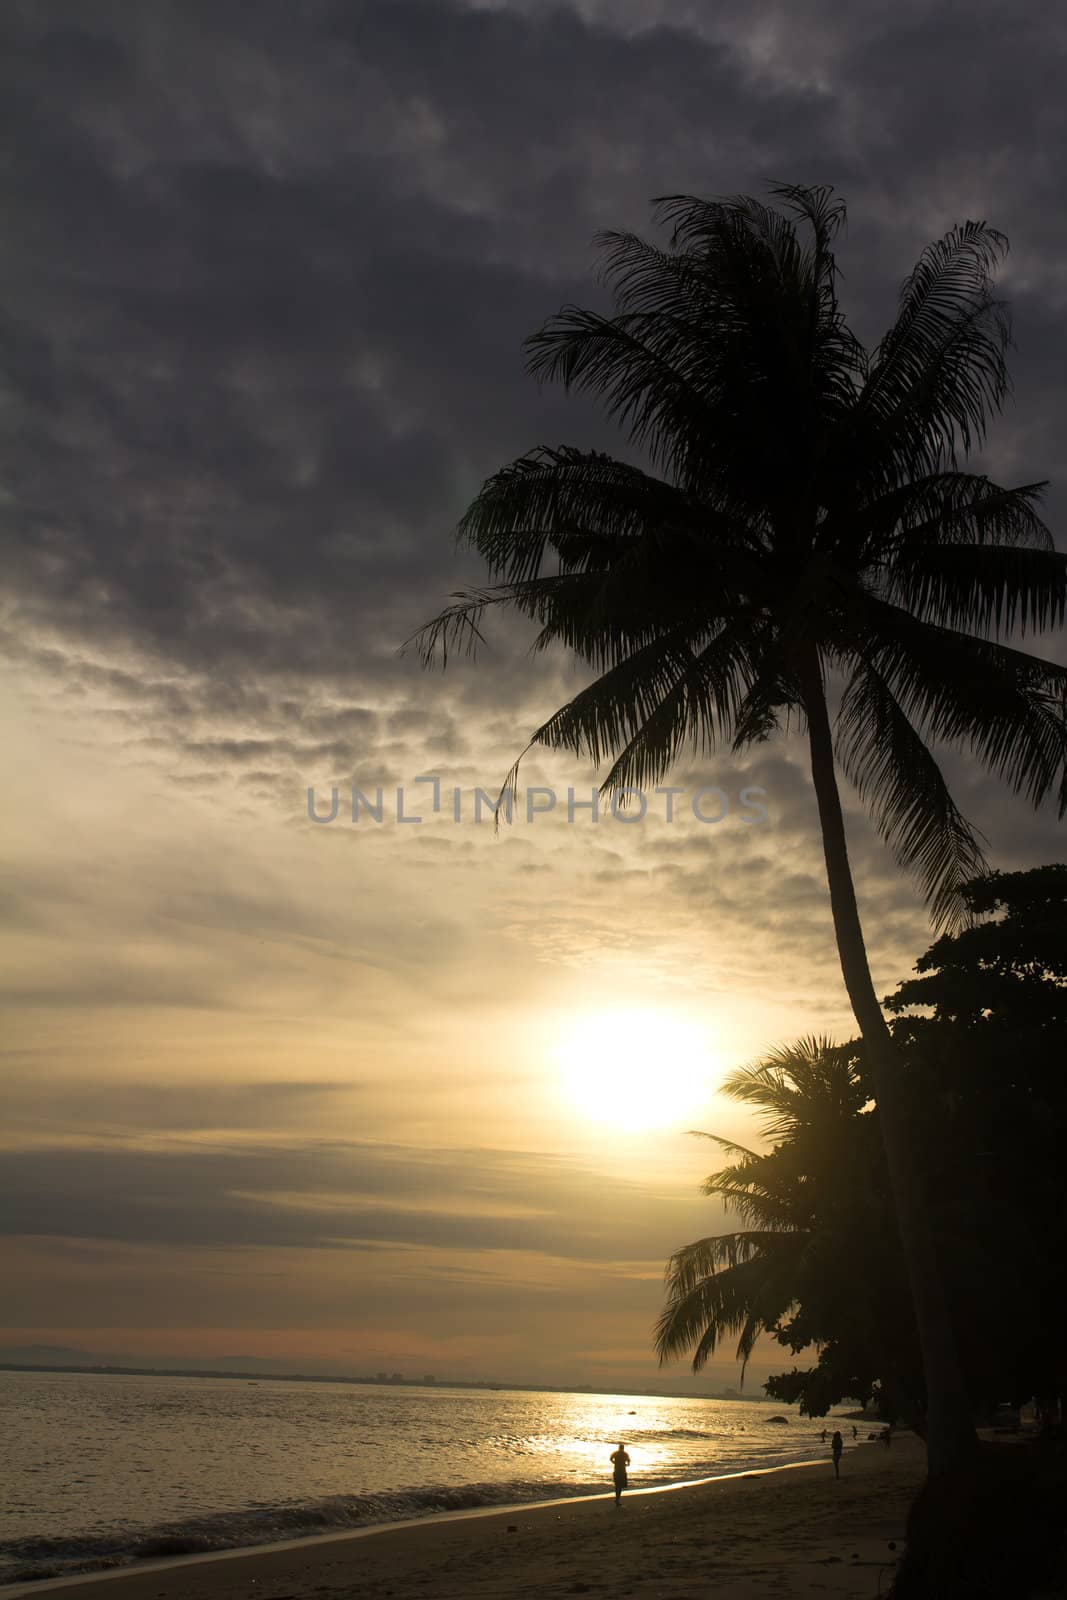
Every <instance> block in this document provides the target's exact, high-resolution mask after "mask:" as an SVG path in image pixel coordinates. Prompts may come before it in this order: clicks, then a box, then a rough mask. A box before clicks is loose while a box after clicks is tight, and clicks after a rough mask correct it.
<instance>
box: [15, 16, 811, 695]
mask: <svg viewBox="0 0 1067 1600" xmlns="http://www.w3.org/2000/svg"><path fill="white" fill-rule="evenodd" d="M5 28H6V31H7V32H8V34H9V39H8V46H9V48H8V50H7V52H6V59H7V62H8V66H7V68H6V73H7V78H6V81H5V83H4V85H3V88H4V99H5V105H6V108H7V109H6V115H7V118H8V122H9V125H10V131H11V133H12V134H13V135H14V140H13V145H12V148H13V149H14V151H15V152H16V154H15V159H14V161H13V163H12V165H11V167H10V169H9V173H8V182H9V185H10V190H9V195H8V200H9V207H10V210H11V211H12V212H13V213H14V214H15V215H17V216H18V217H19V218H20V219H21V226H20V228H19V229H18V231H17V232H16V233H15V234H13V235H12V236H10V237H9V239H8V243H7V245H6V249H5V263H4V267H3V307H4V315H5V325H4V375H5V378H6V382H7V384H8V387H9V389H10V392H11V398H12V404H13V415H14V418H15V425H14V427H15V437H14V440H13V448H12V454H11V457H10V459H11V462H12V466H11V469H10V474H9V478H8V487H9V489H10V490H11V492H12V493H13V495H14V497H15V507H16V515H15V517H14V519H13V525H12V530H11V531H12V537H13V539H14V546H13V552H12V553H13V555H14V556H15V558H16V559H17V561H18V563H19V568H20V571H19V579H20V583H21V585H22V586H23V589H22V595H23V599H24V603H25V605H26V610H25V612H24V616H25V617H26V618H27V619H30V620H33V621H38V622H42V623H43V622H49V621H51V622H54V623H57V624H59V625H60V626H62V627H64V628H65V629H67V630H72V631H74V632H75V633H81V634H83V635H85V636H86V637H89V638H94V639H95V640H97V641H98V642H100V643H102V642H103V640H104V638H105V637H107V636H111V637H113V636H114V635H115V634H118V635H120V636H121V635H125V636H127V637H128V638H129V639H130V640H131V641H133V642H134V643H136V644H138V645H142V646H146V647H151V648H157V649H159V650H160V651H162V653H163V655H164V657H165V658H166V659H169V660H172V661H174V662H176V663H180V664H184V665H186V666H198V665H199V666H202V665H204V664H205V663H210V662H216V663H217V662H220V661H227V662H229V663H231V664H237V665H240V664H247V663H249V662H250V661H251V660H253V659H254V660H255V661H256V663H257V665H258V666H259V667H260V669H261V670H263V669H267V668H270V667H275V668H277V667H281V666H288V667H293V668H295V669H297V670H300V671H308V670H314V669H318V670H323V669H326V668H328V669H330V670H336V671H341V670H348V671H351V670H352V669H353V668H354V667H355V666H356V665H357V664H360V665H363V666H365V667H367V668H368V669H369V667H370V664H371V662H372V661H373V660H374V659H375V658H376V657H377V655H378V654H379V652H380V651H382V650H386V651H387V652H391V648H392V646H393V645H395V643H397V642H398V641H399V639H400V638H402V637H403V635H404V633H405V632H406V631H407V629H408V627H409V626H410V624H411V623H412V622H415V621H418V620H420V619H421V615H422V613H423V612H424V611H425V609H426V608H427V607H428V606H429V605H430V604H431V603H432V601H433V600H435V599H436V598H437V596H438V594H439V593H440V592H441V591H442V590H443V589H444V588H446V587H447V586H448V583H449V580H450V578H451V577H452V576H453V574H454V572H455V570H456V568H455V563H454V561H453V558H452V556H451V552H450V549H449V545H448V541H447V539H446V538H445V537H444V535H445V530H446V529H447V527H448V526H449V525H450V524H451V523H452V522H453V521H454V519H455V516H456V514H457V512H458V511H459V510H460V509H461V508H462V505H463V503H464V500H465V499H466V498H467V497H468V496H469V494H470V493H471V491H472V490H473V489H474V487H475V486H476V484H477V481H478V480H479V478H480V477H481V476H483V475H484V473H485V472H487V471H488V470H490V469H491V467H492V466H493V465H495V464H496V463H497V461H498V460H500V459H501V458H503V457H506V456H508V455H510V454H514V453H515V452H517V451H518V450H521V449H523V448H526V447H527V446H529V445H530V444H532V443H535V442H538V441H539V440H540V439H543V438H546V437H547V438H550V439H551V438H559V437H561V436H565V435H566V434H567V433H568V432H570V431H572V430H573V429H574V428H575V427H577V428H578V430H579V432H584V433H586V434H590V433H591V434H593V435H594V436H597V437H598V440H599V442H608V440H609V439H610V437H611V435H610V432H609V431H607V430H605V429H603V428H601V427H600V425H599V424H596V423H594V422H593V421H592V419H591V416H587V415H586V414H585V413H584V412H583V410H582V408H581V407H577V408H576V407H574V406H568V405H565V404H564V403H563V402H562V400H561V399H560V397H558V396H556V395H551V394H548V395H538V394H537V392H536V390H535V389H534V388H533V386H532V385H530V384H528V383H526V382H524V381H523V379H522V376H521V371H520V358H519V348H518V347H519V341H520V340H521V338H522V336H523V334H524V333H526V332H527V331H529V330H530V329H531V328H532V327H534V326H536V325H537V324H538V323H539V322H540V321H541V320H542V319H543V317H544V316H545V315H546V314H548V313H549V312H550V311H552V310H553V309H554V308H555V305H556V304H558V303H559V301H560V300H561V299H563V298H566V297H568V296H570V295H572V294H583V293H584V294H585V295H586V296H588V295H589V294H590V292H591V290H590V286H589V284H588V281H587V276H586V272H585V264H586V262H587V260H588V238H589V234H590V233H591V231H592V229H593V227H594V226H596V225H597V224H598V223H601V222H604V221H607V220H609V219H610V218H611V217H614V218H616V219H618V217H619V211H620V208H621V210H622V211H623V212H626V213H632V215H631V217H630V220H633V221H638V220H640V218H641V214H642V213H643V211H644V200H645V190H646V188H647V186H648V184H649V183H652V184H653V185H654V186H657V185H658V186H659V187H662V186H664V185H665V184H670V183H671V182H672V181H674V180H675V179H676V178H677V177H678V176H681V174H680V173H678V166H679V163H681V164H682V165H685V164H686V162H688V163H690V164H692V163H693V159H694V153H695V151H696V149H698V148H699V149H703V150H704V151H707V149H708V147H709V142H710V144H711V145H713V146H717V147H718V149H717V164H719V165H721V164H722V160H723V155H724V152H725V150H730V151H732V152H734V155H733V162H734V164H736V163H737V162H738V161H741V162H742V164H744V162H745V161H747V160H748V158H749V151H750V147H755V148H756V149H761V148H762V146H763V145H766V146H767V151H766V153H767V154H770V151H771V150H773V149H774V147H775V146H776V145H777V144H779V143H780V142H782V141H784V142H785V143H787V144H788V145H789V146H791V147H792V150H793V153H794V156H796V154H797V152H798V150H802V149H803V148H805V147H806V146H807V147H812V141H814V140H817V138H818V137H819V134H820V131H821V130H825V128H826V126H827V124H828V120H832V115H831V107H830V105H829V102H828V101H827V99H826V97H825V96H820V95H813V94H811V93H809V92H807V91H790V90H786V89H782V88H780V87H778V86H775V85H773V84H767V85H763V86H761V85H760V84H758V83H755V82H753V81H751V80H748V81H745V80H743V79H742V78H741V76H740V75H739V73H738V70H737V63H736V61H735V60H734V59H733V58H732V57H731V55H730V54H729V52H728V51H726V50H725V49H724V48H723V47H721V46H720V45H717V44H711V43H707V42H705V43H701V42H700V41H697V40H694V39H693V38H692V37H689V36H687V35H686V34H685V33H683V32H680V31H678V30H676V29H672V28H669V27H664V28H660V29H657V30H654V31H653V32H651V33H646V34H644V35H643V36H642V37H641V38H640V39H639V40H637V39H628V38H624V37H621V36H617V35H614V34H613V33H612V32H611V31H609V30H608V29H607V28H605V27H602V26H599V25H594V24H589V23H586V22H583V21H581V20H580V19H579V18H578V17H577V16H575V15H572V14H569V13H568V12H567V11H565V10H562V9H559V10H557V9H553V10H551V11H550V12H546V13H544V14H542V15H533V16H529V17H521V16H517V15H515V16H512V15H508V14H506V13H498V14H492V13H488V12H472V11H467V10H466V9H465V8H463V7H461V6H455V5H443V4H433V5H416V4H410V3H400V4H397V3H395V0H390V3H389V4H388V5H385V4H378V5H373V4H366V5H363V4H354V5H342V6H329V5H325V4H319V5H312V6H306V7H301V8H298V9H294V8H292V7H287V6H282V5H277V4H274V5H271V4H266V5H262V6H259V7H257V8H256V11H255V14H254V26H253V25H252V18H251V15H250V13H249V12H248V10H247V8H245V7H242V6H236V5H233V4H222V5H213V6H210V7H208V6H200V5H190V6H186V7H182V8H180V9H175V8H163V7H161V6H155V5H147V6H143V7H140V8H138V9H137V11H136V12H133V11H131V10H130V9H129V8H127V7H119V6H115V5H108V4H96V5H92V6H89V7H85V6H75V5H72V4H63V3H57V0H53V3H51V4H49V3H46V4H44V5H41V6H33V7H15V8H13V9H10V10H9V11H8V12H7V13H6V17H5ZM741 128H746V129H749V130H750V131H749V132H747V133H746V134H745V135H744V136H743V137H742V136H741V135H740V133H739V131H738V130H739V129H741ZM650 150H654V151H655V152H656V154H655V157H654V159H652V160H651V161H650V156H649V151H650ZM699 165H701V166H703V165H706V158H705V160H704V161H702V162H700V163H699ZM646 174H647V176H646ZM692 176H694V177H695V176H696V173H695V171H693V172H692ZM635 185H636V189H635ZM387 659H388V660H389V662H390V666H389V670H390V671H391V672H393V673H394V674H395V672H396V670H397V669H396V668H395V666H393V665H392V663H391V656H388V655H387Z"/></svg>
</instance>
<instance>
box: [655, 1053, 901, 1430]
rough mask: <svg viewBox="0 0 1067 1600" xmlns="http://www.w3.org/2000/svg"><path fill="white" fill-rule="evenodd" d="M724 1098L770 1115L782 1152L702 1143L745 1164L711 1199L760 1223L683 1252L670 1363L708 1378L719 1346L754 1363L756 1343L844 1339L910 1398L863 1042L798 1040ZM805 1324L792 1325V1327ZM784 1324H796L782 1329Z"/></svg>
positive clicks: (671, 1275) (746, 1074) (740, 1074)
mask: <svg viewBox="0 0 1067 1600" xmlns="http://www.w3.org/2000/svg"><path fill="white" fill-rule="evenodd" d="M720 1091H721V1092H722V1093H723V1094H725V1095H728V1096H729V1097H730V1098H731V1099H733V1100H738V1101H741V1102H742V1103H743V1104H745V1105H748V1106H750V1107H751V1108H753V1109H754V1110H755V1111H757V1112H758V1113H759V1114H760V1117H761V1124H762V1126H761V1132H762V1133H763V1135H764V1137H765V1138H766V1139H767V1140H769V1141H771V1148H770V1149H766V1150H762V1151H755V1150H750V1149H747V1148H746V1147H745V1146H743V1145H739V1144H737V1143H736V1142H735V1141H733V1140H729V1139H722V1138H720V1137H719V1136H718V1135H717V1134H707V1133H705V1134H701V1135H700V1137H701V1138H705V1139H711V1140H713V1141H714V1143H716V1144H718V1145H719V1146H721V1148H722V1149H723V1150H725V1151H726V1152H727V1153H728V1154H729V1155H730V1156H731V1157H732V1158H733V1159H732V1160H731V1162H730V1164H729V1165H728V1166H726V1167H724V1168H722V1170H721V1171H719V1172H713V1173H712V1174H711V1176H710V1177H709V1178H707V1179H706V1181H705V1183H704V1185H703V1189H704V1193H705V1194H708V1195H714V1196H717V1197H718V1198H719V1199H721V1200H723V1201H724V1202H725V1204H726V1206H727V1208H728V1209H729V1210H732V1211H734V1212H735V1213H737V1215H738V1216H739V1218H740V1220H741V1221H742V1222H743V1223H745V1224H746V1225H747V1226H746V1227H745V1228H743V1229H741V1230H739V1231H734V1232H732V1233H726V1234H717V1235H714V1236H712V1237H710V1238H706V1239H698V1240H696V1241H695V1242H694V1243H692V1244H687V1245H684V1246H683V1247H682V1248H681V1249H680V1250H676V1251H675V1253H674V1254H673V1255H672V1257H671V1259H670V1261H669V1263H668V1266H667V1301H666V1304H665V1306H664V1309H663V1311H662V1313H661V1315H660V1317H659V1320H658V1322H657V1324H656V1334H655V1343H656V1350H657V1353H658V1355H659V1358H660V1361H661V1362H663V1361H666V1360H669V1359H672V1358H674V1357H676V1356H679V1355H684V1354H689V1353H691V1354H692V1367H693V1371H694V1372H699V1371H700V1370H701V1368H702V1367H703V1366H704V1365H705V1363H706V1362H707V1360H708V1359H709V1357H710V1356H712V1355H713V1354H714V1353H715V1351H716V1349H717V1348H718V1347H719V1345H720V1343H721V1342H722V1341H723V1340H724V1339H725V1338H727V1337H728V1336H732V1335H736V1337H737V1352H736V1353H737V1359H738V1360H739V1361H740V1362H741V1363H742V1364H743V1365H744V1364H746V1363H747V1362H748V1359H749V1357H750V1355H751V1354H752V1350H753V1347H754V1345H755V1343H756V1340H757V1338H758V1337H759V1335H760V1334H761V1333H764V1332H779V1331H782V1333H783V1334H784V1335H785V1336H786V1337H784V1338H783V1340H782V1342H790V1343H792V1342H793V1341H792V1340H791V1339H790V1338H789V1334H790V1332H791V1330H792V1329H794V1328H796V1327H797V1326H802V1329H803V1332H802V1335H801V1337H799V1338H798V1339H797V1340H796V1342H795V1344H794V1349H801V1348H805V1347H807V1346H808V1345H809V1344H811V1343H813V1342H814V1343H822V1344H825V1343H826V1342H827V1341H828V1340H830V1339H832V1340H833V1341H834V1342H835V1343H836V1344H838V1345H843V1346H844V1347H845V1348H846V1349H847V1348H852V1349H855V1350H858V1351H860V1352H861V1353H862V1356H863V1358H864V1360H865V1362H866V1363H867V1364H868V1365H869V1367H870V1370H872V1371H873V1372H875V1373H876V1374H877V1375H878V1376H879V1378H880V1379H881V1380H882V1384H883V1387H885V1388H888V1389H889V1391H890V1392H891V1394H892V1395H893V1397H894V1399H895V1400H896V1401H897V1402H898V1404H899V1403H900V1402H902V1401H903V1402H904V1403H905V1404H909V1403H910V1411H909V1416H910V1420H913V1421H915V1422H918V1423H920V1425H921V1417H919V1416H918V1415H917V1411H916V1407H915V1401H914V1394H913V1393H911V1392H909V1391H910V1388H911V1386H910V1385H909V1384H908V1383H907V1381H906V1379H905V1378H903V1377H902V1373H901V1369H902V1367H903V1366H904V1365H905V1364H906V1363H905V1362H904V1361H903V1360H902V1358H903V1356H904V1351H903V1350H902V1349H901V1345H902V1344H907V1343H909V1342H910V1340H909V1338H908V1332H907V1329H906V1328H904V1329H902V1327H901V1311H900V1295H899V1285H900V1283H901V1282H902V1279H901V1275H900V1270H899V1261H898V1259H897V1255H896V1253H895V1252H894V1251H893V1250H892V1248H891V1245H890V1248H889V1249H888V1250H887V1249H886V1241H885V1238H884V1234H885V1221H886V1217H887V1212H886V1210H885V1203H886V1191H885V1186H884V1182H879V1176H880V1175H879V1173H877V1172H876V1171H874V1170H872V1166H873V1165H876V1164H877V1154H878V1147H877V1145H873V1147H872V1141H871V1135H872V1133H873V1135H874V1138H877V1130H876V1129H872V1126H871V1118H870V1116H869V1114H865V1112H864V1106H865V1104H866V1103H867V1101H868V1099H869V1095H868V1091H867V1088H866V1086H865V1083H864V1079H863V1076H862V1073H861V1071H860V1055H859V1050H858V1047H857V1045H856V1044H846V1045H835V1044H833V1043H832V1042H831V1041H830V1040H829V1039H827V1038H808V1039H799V1040H797V1041H796V1042H795V1043H793V1044H790V1045H787V1046H784V1047H783V1048H781V1049H778V1050H773V1051H771V1052H770V1053H769V1054H767V1055H765V1056H764V1057H763V1058H762V1059H761V1060H759V1061H757V1062H755V1063H753V1064H752V1065H750V1066H746V1067H741V1068H739V1069H738V1070H737V1071H735V1072H732V1073H730V1074H729V1075H728V1076H727V1077H726V1078H725V1079H724V1080H723V1082H722V1084H721V1085H720ZM791 1314H792V1320H791V1321H790V1322H788V1323H787V1318H790V1316H791ZM783 1325H785V1326H783Z"/></svg>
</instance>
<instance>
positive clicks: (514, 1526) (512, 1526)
mask: <svg viewBox="0 0 1067 1600" xmlns="http://www.w3.org/2000/svg"><path fill="white" fill-rule="evenodd" d="M518 1531H519V1525H518V1523H517V1522H509V1523H508V1532H509V1533H518Z"/></svg>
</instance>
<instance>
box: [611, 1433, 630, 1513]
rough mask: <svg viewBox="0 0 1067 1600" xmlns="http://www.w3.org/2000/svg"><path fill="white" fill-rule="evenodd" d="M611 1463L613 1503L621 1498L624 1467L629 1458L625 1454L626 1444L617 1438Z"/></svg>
mask: <svg viewBox="0 0 1067 1600" xmlns="http://www.w3.org/2000/svg"><path fill="white" fill-rule="evenodd" d="M611 1465H612V1468H613V1470H614V1475H615V1504H616V1505H618V1503H619V1501H620V1500H621V1499H622V1491H623V1490H624V1489H625V1488H626V1469H627V1467H628V1466H629V1465H630V1458H629V1456H628V1455H627V1454H626V1446H625V1445H624V1444H623V1442H622V1440H621V1439H620V1440H619V1448H618V1449H617V1450H614V1451H612V1455H611Z"/></svg>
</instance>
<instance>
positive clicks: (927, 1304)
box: [798, 650, 977, 1473]
mask: <svg viewBox="0 0 1067 1600" xmlns="http://www.w3.org/2000/svg"><path fill="white" fill-rule="evenodd" d="M798 665H799V664H798ZM800 671H801V681H802V689H803V694H804V704H805V710H806V712H807V717H808V740H809V745H810V750H811V775H812V779H813V782H814V785H815V795H816V799H817V800H818V804H819V821H820V823H821V825H822V841H823V852H824V855H825V857H826V876H827V879H828V880H829V885H830V905H831V909H832V911H833V918H834V931H835V933H836V935H837V949H838V954H839V956H840V958H841V973H842V976H843V977H844V980H845V988H846V989H847V991H848V997H849V1000H850V1001H851V1003H852V1010H853V1012H854V1013H855V1017H856V1021H857V1022H858V1024H859V1028H860V1033H861V1034H862V1036H863V1044H864V1051H865V1053H866V1056H867V1061H868V1064H869V1066H870V1068H871V1074H872V1077H873V1079H874V1085H875V1094H876V1097H877V1101H878V1114H879V1119H880V1122H881V1128H882V1139H883V1142H884V1145H885V1154H886V1163H887V1165H888V1168H889V1181H890V1184H891V1186H892V1190H893V1200H894V1203H895V1207H896V1214H897V1223H898V1226H899V1228H900V1238H901V1244H902V1247H903V1251H904V1260H905V1263H906V1266H907V1271H908V1280H909V1283H910V1285H911V1294H912V1302H913V1305H914V1310H915V1322H916V1329H917V1332H918V1336H919V1345H920V1348H921V1350H922V1358H923V1371H924V1374H925V1378H926V1391H927V1461H928V1466H929V1470H930V1472H931V1473H942V1472H948V1471H951V1470H952V1469H953V1468H954V1467H956V1466H959V1465H960V1464H961V1462H963V1461H965V1460H966V1459H967V1458H968V1457H969V1456H970V1455H971V1454H972V1452H973V1451H974V1450H975V1449H976V1447H977V1436H976V1434H975V1431H974V1424H973V1422H972V1419H971V1408H970V1402H969V1400H968V1398H967V1391H966V1386H965V1384H964V1379H963V1369H962V1367H961V1365H960V1360H959V1354H958V1351H957V1348H956V1339H955V1335H954V1333H953V1329H952V1321H951V1317H950V1316H949V1310H948V1302H947V1300H946V1297H945V1292H944V1284H943V1281H942V1278H941V1273H940V1271H939V1268H938V1262H937V1251H936V1249H935V1246H934V1240H933V1237H932V1234H931V1232H930V1228H929V1223H928V1220H927V1215H926V1208H925V1205H924V1200H923V1191H922V1182H921V1179H920V1176H919V1173H918V1171H917V1168H916V1164H915V1162H914V1160H913V1158H912V1152H911V1148H910V1141H909V1135H908V1128H907V1111H906V1106H905V1101H904V1097H903V1095H902V1094H901V1089H900V1076H901V1066H902V1063H901V1061H900V1057H899V1054H898V1052H897V1048H896V1045H895V1044H894V1042H893V1037H892V1035H891V1033H890V1032H889V1028H888V1026H887V1024H886V1020H885V1017H884V1016H883V1014H882V1008H881V1006H880V1005H879V1003H878V996H877V995H876V994H875V991H874V983H873V982H872V979H871V971H870V967H869V966H868V963H867V950H866V946H865V945H864V941H863V929H862V926H861V924H860V918H859V909H858V907H857V904H856V891H855V887H854V885H853V882H852V869H851V867H850V865H849V859H848V847H847V842H846V838H845V819H844V815H843V813H842V810H841V797H840V794H839V792H838V788H837V776H836V773H835V771H834V751H833V737H832V734H831V731H830V718H829V715H828V712H827V708H826V694H825V690H824V687H823V679H822V670H821V667H820V664H819V659H818V655H817V653H816V652H815V651H814V650H811V652H810V654H809V653H806V654H805V658H804V661H803V664H802V666H800Z"/></svg>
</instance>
